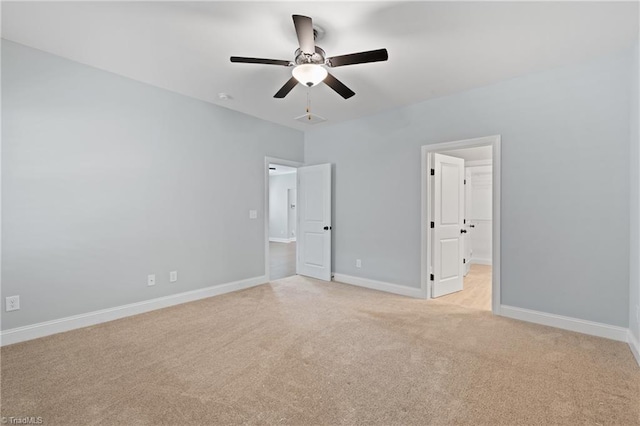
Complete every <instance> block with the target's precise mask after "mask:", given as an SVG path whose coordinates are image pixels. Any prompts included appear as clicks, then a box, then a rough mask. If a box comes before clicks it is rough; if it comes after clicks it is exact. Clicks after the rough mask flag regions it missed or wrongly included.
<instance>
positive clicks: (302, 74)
mask: <svg viewBox="0 0 640 426" xmlns="http://www.w3.org/2000/svg"><path fill="white" fill-rule="evenodd" d="M291 73H292V74H293V76H294V77H295V79H296V80H298V81H299V82H300V83H301V84H304V85H305V86H308V87H313V86H315V85H316V84H318V83H320V82H321V81H323V80H324V79H325V78H326V77H327V74H328V73H327V70H326V69H324V67H322V66H320V65H317V64H302V65H298V66H297V67H295V68H294V69H293V71H292V72H291Z"/></svg>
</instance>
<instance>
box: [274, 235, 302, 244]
mask: <svg viewBox="0 0 640 426" xmlns="http://www.w3.org/2000/svg"><path fill="white" fill-rule="evenodd" d="M295 240H296V239H295V238H275V237H269V242H270V243H287V244H289V243H291V242H294V241H295Z"/></svg>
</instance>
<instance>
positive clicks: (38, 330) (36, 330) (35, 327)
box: [0, 275, 269, 346]
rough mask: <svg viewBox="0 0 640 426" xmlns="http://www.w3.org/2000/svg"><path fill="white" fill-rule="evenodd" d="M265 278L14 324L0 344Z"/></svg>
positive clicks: (0, 336) (202, 296)
mask: <svg viewBox="0 0 640 426" xmlns="http://www.w3.org/2000/svg"><path fill="white" fill-rule="evenodd" d="M268 282H269V279H268V278H267V276H266V275H263V276H261V277H253V278H247V279H245V280H240V281H234V282H230V283H225V284H219V285H214V286H211V287H206V288H201V289H198V290H191V291H186V292H184V293H177V294H171V295H169V296H164V297H158V298H156V299H150V300H144V301H142V302H136V303H130V304H128V305H122V306H116V307H114V308H108V309H101V310H99V311H93V312H87V313H85V314H80V315H73V316H70V317H66V318H60V319H56V320H52V321H45V322H41V323H37V324H31V325H27V326H24V327H16V328H12V329H9V330H5V331H3V332H1V333H0V346H5V345H11V344H13V343H18V342H24V341H26V340H31V339H37V338H38V337H44V336H49V335H51V334H56V333H62V332H64V331H70V330H75V329H77V328H82V327H88V326H90V325H96V324H101V323H103V322H108V321H113V320H116V319H120V318H124V317H128V316H131V315H138V314H142V313H145V312H149V311H155V310H156V309H162V308H166V307H169V306H174V305H179V304H182V303H187V302H193V301H195V300H200V299H206V298H208V297H213V296H219V295H221V294H225V293H230V292H232V291H238V290H243V289H246V288H250V287H255V286H257V285H260V284H265V283H268Z"/></svg>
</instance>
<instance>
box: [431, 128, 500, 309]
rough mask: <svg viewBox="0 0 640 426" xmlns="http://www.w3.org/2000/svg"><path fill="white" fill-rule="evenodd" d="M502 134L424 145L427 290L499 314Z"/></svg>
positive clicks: (452, 300)
mask: <svg viewBox="0 0 640 426" xmlns="http://www.w3.org/2000/svg"><path fill="white" fill-rule="evenodd" d="M499 176H500V137H499V136H492V137H487V138H478V139H470V140H465V141H456V142H449V143H443V144H436V145H428V146H425V147H423V216H422V217H423V237H422V240H423V262H422V263H423V290H424V292H425V296H426V297H427V298H437V299H438V300H441V301H443V302H446V303H452V304H457V305H461V306H466V307H470V308H475V309H482V310H492V311H493V312H494V313H499V306H500V269H499V265H500V258H499V245H500V240H499V235H500V234H499V232H500V219H499V218H500V214H499V213H500V211H499V206H500V180H499Z"/></svg>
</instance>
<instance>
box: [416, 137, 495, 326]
mask: <svg viewBox="0 0 640 426" xmlns="http://www.w3.org/2000/svg"><path fill="white" fill-rule="evenodd" d="M500 144H501V136H500V135H493V136H486V137H482V138H476V139H465V140H461V141H455V142H443V143H436V144H430V145H424V146H422V165H421V170H422V173H421V176H422V178H421V186H422V206H421V215H420V218H421V219H420V223H421V254H420V255H421V259H420V275H421V276H420V282H421V288H422V293H423V296H422V297H424V298H427V299H429V298H431V281H429V274H430V272H429V271H430V269H431V247H430V244H429V241H430V239H431V229H430V227H429V222H430V221H431V218H430V216H431V188H430V185H429V182H430V180H431V179H430V174H429V169H430V164H431V155H432V153H434V152H437V151H450V150H454V149H462V148H476V147H479V146H491V147H492V151H493V158H492V160H491V163H492V166H493V169H492V171H493V217H492V221H493V224H492V234H491V238H492V242H491V243H492V254H491V255H492V264H493V265H492V266H493V269H492V272H491V278H492V280H491V281H492V283H491V299H492V300H491V302H492V303H491V310H492V312H493V314H494V315H500V309H501V302H500V241H501V240H500V205H501V201H500V199H501V197H500V193H501V188H500V182H501V178H500V168H501V163H500V156H501V154H500Z"/></svg>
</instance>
